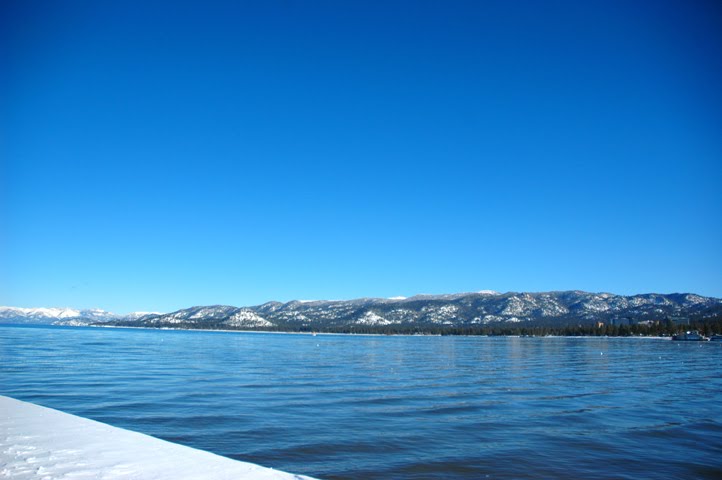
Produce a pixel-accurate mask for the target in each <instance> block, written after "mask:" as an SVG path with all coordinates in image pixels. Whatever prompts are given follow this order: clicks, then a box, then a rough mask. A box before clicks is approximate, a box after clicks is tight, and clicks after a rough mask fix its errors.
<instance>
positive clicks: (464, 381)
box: [0, 326, 722, 479]
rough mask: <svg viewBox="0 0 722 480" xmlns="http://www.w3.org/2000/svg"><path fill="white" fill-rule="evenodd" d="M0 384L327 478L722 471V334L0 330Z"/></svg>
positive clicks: (710, 474) (71, 408) (685, 475)
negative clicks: (696, 338)
mask: <svg viewBox="0 0 722 480" xmlns="http://www.w3.org/2000/svg"><path fill="white" fill-rule="evenodd" d="M0 393H1V394H3V395H8V396H11V397H15V398H18V399H21V400H26V401H30V402H34V403H38V404H41V405H45V406H48V407H52V408H56V409H59V410H63V411H66V412H69V413H73V414H76V415H81V416H83V417H89V418H92V419H95V420H99V421H101V422H105V423H109V424H111V425H115V426H119V427H123V428H128V429H131V430H136V431H140V432H143V433H147V434H150V435H154V436H156V437H160V438H163V439H167V440H171V441H173V442H178V443H182V444H185V445H189V446H192V447H196V448H200V449H203V450H209V451H212V452H215V453H218V454H220V455H225V456H228V457H232V458H235V459H239V460H244V461H249V462H254V463H259V464H262V465H264V466H268V467H274V468H277V469H281V470H286V471H290V472H294V473H302V474H307V475H312V476H317V477H320V478H324V479H336V478H357V479H361V478H363V479H373V478H393V479H427V478H439V479H441V478H443V479H453V478H473V479H476V478H489V479H499V478H536V479H538V478H585V479H594V478H605V479H612V478H614V479H620V478H627V479H673V478H674V479H691V478H709V479H712V478H714V479H719V478H722V344H717V343H710V342H706V343H694V342H688V343H685V342H670V341H665V340H655V339H614V338H486V337H400V336H398V337H384V336H341V335H318V336H315V337H314V336H310V335H279V334H260V333H224V332H200V331H155V330H135V329H111V328H107V329H106V328H68V327H16V326H1V327H0Z"/></svg>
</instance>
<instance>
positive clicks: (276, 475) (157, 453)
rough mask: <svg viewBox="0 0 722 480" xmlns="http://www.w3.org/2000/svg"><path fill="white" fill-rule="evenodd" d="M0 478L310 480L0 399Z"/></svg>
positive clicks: (17, 401) (12, 400) (56, 412)
mask: <svg viewBox="0 0 722 480" xmlns="http://www.w3.org/2000/svg"><path fill="white" fill-rule="evenodd" d="M0 477H2V478H10V479H56V478H70V477H72V478H73V479H117V478H127V479H148V478H153V479H158V480H164V479H168V480H171V479H172V480H176V479H179V480H180V479H199V480H200V479H213V480H216V479H219V480H220V479H228V480H231V479H233V480H242V479H254V480H256V479H257V480H312V479H311V478H310V477H306V476H302V475H293V474H290V473H285V472H281V471H278V470H273V469H271V468H265V467H261V466H259V465H255V464H252V463H246V462H239V461H236V460H232V459H230V458H226V457H221V456H219V455H215V454H213V453H210V452H204V451H202V450H197V449H194V448H190V447H185V446H183V445H178V444H175V443H170V442H166V441H165V440H160V439H158V438H154V437H150V436H148V435H144V434H142V433H137V432H132V431H129V430H123V429H121V428H116V427H112V426H110V425H106V424H104V423H100V422H96V421H94V420H89V419H87V418H82V417H77V416H75V415H70V414H67V413H63V412H60V411H57V410H53V409H50V408H46V407H41V406H39V405H34V404H32V403H27V402H22V401H20V400H15V399H13V398H9V397H4V396H0Z"/></svg>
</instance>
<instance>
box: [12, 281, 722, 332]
mask: <svg viewBox="0 0 722 480" xmlns="http://www.w3.org/2000/svg"><path fill="white" fill-rule="evenodd" d="M720 316H722V299H719V298H713V297H703V296H700V295H695V294H691V293H673V294H656V293H651V294H640V295H632V296H623V295H614V294H611V293H589V292H582V291H576V290H575V291H563V292H541V293H517V292H508V293H498V292H494V291H488V290H485V291H481V292H474V293H457V294H449V295H416V296H414V297H409V298H404V297H394V298H387V299H383V298H360V299H355V300H312V301H309V300H303V301H299V300H295V301H291V302H286V303H281V302H268V303H264V304H263V305H258V306H252V307H234V306H227V305H212V306H197V307H191V308H186V309H183V310H178V311H176V312H171V313H165V314H161V313H146V312H137V313H132V314H129V315H123V316H121V315H115V314H112V313H109V312H105V311H103V310H73V309H54V308H36V309H29V308H12V307H0V322H6V323H7V322H13V323H17V322H23V323H53V324H64V325H83V324H108V325H123V326H138V327H176V328H201V329H202V328H230V329H241V328H246V329H258V330H264V329H272V330H299V329H310V330H324V329H330V330H333V329H342V328H349V327H385V326H394V325H398V326H402V327H409V326H411V327H413V326H436V327H444V326H449V327H458V326H483V325H489V324H503V323H510V324H518V323H526V324H539V323H544V324H555V325H562V324H593V323H594V322H598V321H602V322H612V323H615V322H616V323H638V322H641V321H646V320H665V319H684V318H690V319H695V320H704V319H707V318H718V317H720Z"/></svg>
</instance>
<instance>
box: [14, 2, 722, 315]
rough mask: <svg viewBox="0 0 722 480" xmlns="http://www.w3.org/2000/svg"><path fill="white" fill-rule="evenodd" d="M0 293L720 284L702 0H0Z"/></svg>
mask: <svg viewBox="0 0 722 480" xmlns="http://www.w3.org/2000/svg"><path fill="white" fill-rule="evenodd" d="M0 9H1V10H0V62H1V63H0V71H1V72H3V73H2V74H0V92H1V93H0V102H1V103H0V131H1V132H2V135H1V137H0V222H1V223H0V271H1V272H2V273H1V274H0V304H2V305H13V306H23V307H30V306H72V307H77V308H87V307H99V308H104V309H107V310H111V311H116V312H119V313H123V312H128V311H132V310H146V311H147V310H160V311H170V310H175V309H179V308H184V307H188V306H191V305H199V304H232V305H253V304H258V303H262V302H265V301H268V300H274V299H275V300H282V301H284V300H290V299H320V298H325V299H337V298H355V297H363V296H380V297H389V296H396V295H407V296H408V295H413V294H416V293H449V292H458V291H475V290H481V289H494V290H499V291H546V290H566V289H581V290H589V291H609V292H613V293H621V294H633V293H643V292H662V293H670V292H696V293H700V294H704V295H713V296H718V297H722V248H721V247H722V221H721V220H720V219H722V194H721V193H720V186H721V185H722V89H721V88H720V85H722V51H721V50H722V8H720V6H719V3H717V2H704V1H697V2H683V1H678V2H663V1H660V2H652V3H650V2H627V1H625V2H621V1H620V2H609V1H600V2H577V1H549V2H539V1H531V2H524V1H515V2H507V1H500V2H491V1H489V2H421V1H419V2H394V1H392V2H300V1H291V0H287V1H283V2H279V1H267V2H253V3H251V2H248V3H244V2H228V3H222V2H221V3H219V2H207V1H204V2H138V3H133V2H112V3H111V2H94V1H88V2H75V1H69V2H22V1H17V2H2V6H1V7H0Z"/></svg>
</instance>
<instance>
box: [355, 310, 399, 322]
mask: <svg viewBox="0 0 722 480" xmlns="http://www.w3.org/2000/svg"><path fill="white" fill-rule="evenodd" d="M356 323H358V324H361V325H388V324H390V323H391V322H390V321H388V320H386V319H385V318H384V317H382V316H380V315H378V314H376V313H375V312H371V311H369V312H366V313H364V315H363V316H362V317H361V318H359V319H358V320H356Z"/></svg>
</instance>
